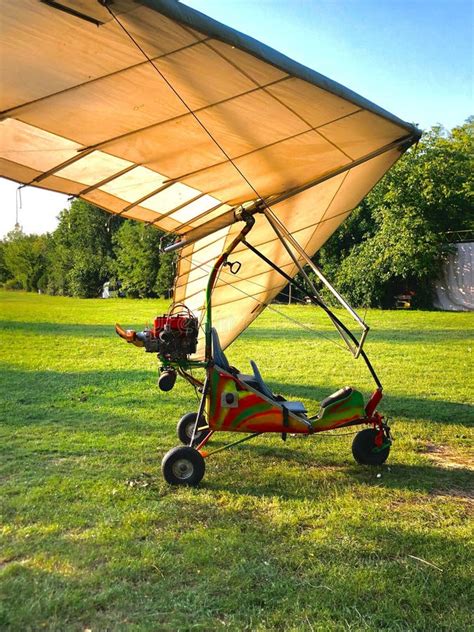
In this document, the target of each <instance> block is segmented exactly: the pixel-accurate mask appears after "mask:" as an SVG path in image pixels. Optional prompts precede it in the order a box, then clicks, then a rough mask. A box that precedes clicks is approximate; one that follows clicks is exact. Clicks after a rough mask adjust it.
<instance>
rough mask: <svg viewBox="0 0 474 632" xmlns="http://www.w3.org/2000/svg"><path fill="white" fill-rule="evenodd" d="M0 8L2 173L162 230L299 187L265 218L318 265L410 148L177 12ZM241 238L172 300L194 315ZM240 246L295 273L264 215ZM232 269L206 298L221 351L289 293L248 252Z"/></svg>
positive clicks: (201, 245) (253, 50)
mask: <svg viewBox="0 0 474 632" xmlns="http://www.w3.org/2000/svg"><path fill="white" fill-rule="evenodd" d="M104 5H106V6H104ZM0 11H1V31H2V33H1V35H2V44H1V82H2V91H1V95H0V110H1V113H0V114H1V124H0V129H1V141H0V175H1V176H4V177H6V178H10V179H12V180H16V181H17V182H21V183H23V184H31V185H34V186H40V187H44V188H47V189H52V190H55V191H60V192H63V193H68V194H70V195H75V196H79V197H81V198H83V199H85V200H87V201H89V202H91V203H93V204H95V205H97V206H100V207H101V208H103V209H105V210H107V211H109V212H111V213H115V214H119V215H121V216H123V217H128V218H132V219H135V220H140V221H143V222H149V223H151V224H153V225H154V226H156V227H158V228H160V229H161V230H164V231H166V232H169V233H174V234H177V235H179V236H182V235H185V234H186V232H188V231H189V230H191V229H193V228H196V227H197V226H200V225H203V224H205V223H207V222H209V221H210V220H211V219H215V218H218V217H220V216H221V215H223V214H225V213H228V212H229V210H230V209H232V208H233V207H234V206H236V205H240V204H242V203H245V202H251V201H253V200H255V199H257V198H263V199H265V200H266V199H268V198H270V199H271V198H272V197H275V196H278V195H280V194H282V193H284V192H287V191H291V190H292V189H298V188H299V187H304V186H305V185H306V186H307V188H306V190H304V191H303V192H301V193H299V194H297V195H294V196H293V197H290V198H289V199H287V200H286V201H284V202H281V203H279V204H276V205H274V206H272V211H273V212H274V213H275V214H276V215H277V216H278V217H279V219H280V220H281V221H282V222H283V223H284V224H285V226H286V228H287V229H288V230H289V231H290V232H291V233H292V234H293V235H294V237H295V238H296V239H297V240H298V241H299V243H300V244H301V245H302V246H303V247H304V248H305V250H306V251H307V253H308V254H309V255H311V256H312V255H313V254H314V253H315V252H316V251H317V250H318V249H319V248H320V247H321V246H322V244H324V242H325V241H326V240H327V239H328V238H329V237H330V236H331V234H332V233H333V232H334V231H335V230H336V228H337V227H338V226H339V225H340V224H341V223H342V222H343V221H344V219H345V218H346V217H347V215H348V214H349V213H350V211H351V210H352V209H353V208H354V207H355V206H356V205H357V204H358V203H359V201H360V200H361V199H362V198H363V197H364V196H365V195H366V193H367V192H368V191H370V189H371V188H372V187H373V186H374V184H375V183H376V182H377V181H378V180H379V179H380V178H381V177H382V176H383V174H384V173H385V172H386V171H387V170H388V169H389V168H390V167H391V165H392V164H393V163H394V162H395V161H396V160H397V159H398V158H399V157H400V155H401V154H402V153H403V151H405V150H406V149H407V147H408V146H409V145H410V144H412V143H413V142H415V141H416V140H417V139H418V138H419V131H418V130H417V129H416V128H415V127H413V126H412V125H409V124H407V123H405V122H403V121H401V120H400V119H398V118H396V117H395V116H393V115H391V114H389V113H388V112H386V111H384V110H382V109H381V108H379V107H377V106H375V105H374V104H372V103H370V102H369V101H367V100H365V99H363V98H362V97H360V96H358V95H356V94H355V93H353V92H352V91H350V90H348V89H346V88H344V87H343V86H341V85H339V84H337V83H335V82H333V81H331V80H329V79H327V78H326V77H323V76H322V75H320V74H319V73H317V72H314V71H312V70H309V69H308V68H306V67H304V66H301V65H300V64H297V63H296V62H294V61H292V60H290V59H288V58H287V57H285V56H283V55H281V54H279V53H278V52H276V51H274V50H273V49H270V48H268V47H267V46H264V45H263V44H261V43H259V42H257V41H255V40H253V39H252V38H249V37H247V36H245V35H242V34H241V33H238V32H236V31H234V30H232V29H230V28H228V27H225V26H223V25H222V24H219V23H218V22H215V21H214V20H212V19H210V18H208V17H206V16H204V15H203V14H201V13H199V12H197V11H195V10H193V9H190V8H189V7H186V6H184V5H183V4H181V3H178V2H175V1H174V0H138V1H133V0H115V1H114V2H113V3H112V2H97V1H96V0H61V1H60V2H51V1H49V0H44V1H40V0H17V1H15V2H3V3H2V4H1V9H0ZM310 185H311V186H310ZM268 203H269V204H271V202H270V201H269V202H268ZM241 226H242V225H241V224H234V225H231V226H228V227H225V228H221V229H220V230H218V231H216V232H214V233H213V234H211V235H208V236H207V237H205V238H203V239H201V240H199V241H197V242H196V243H194V244H193V245H192V246H189V247H187V248H185V250H184V251H183V252H182V253H181V256H180V261H179V266H178V276H177V280H176V288H175V301H176V302H185V303H186V304H187V305H188V306H189V307H190V308H191V309H193V310H194V311H196V312H197V313H198V312H200V310H201V309H202V306H203V302H204V291H205V284H206V281H207V275H208V273H209V270H210V267H211V266H212V264H213V262H214V261H215V259H216V257H217V256H218V255H219V254H220V253H221V252H222V250H223V249H224V247H225V246H226V244H228V243H229V240H230V239H232V237H233V236H234V235H235V234H236V233H237V231H238V230H240V228H241ZM249 240H250V241H251V243H252V244H253V245H255V246H257V247H259V248H260V249H261V251H262V252H263V254H265V255H266V256H267V257H269V258H270V259H271V260H272V261H273V262H275V263H276V264H278V265H279V266H280V267H282V268H283V270H285V272H287V273H288V274H290V275H292V274H294V273H295V271H296V270H295V266H294V264H293V262H292V261H291V259H290V257H289V256H288V254H287V253H286V251H285V250H284V248H283V246H282V245H281V244H280V242H279V241H278V240H277V238H276V236H275V234H274V233H273V232H272V229H271V228H270V226H269V224H268V222H267V221H266V220H265V218H264V217H263V216H257V222H256V225H255V227H254V229H253V230H252V232H251V234H250V237H249ZM232 258H233V259H238V260H239V261H240V262H241V263H242V268H241V270H240V272H239V275H238V277H236V276H233V275H231V274H230V273H229V272H228V271H226V270H224V271H223V272H222V274H221V276H220V279H219V282H218V284H217V288H216V290H215V292H214V294H213V305H214V318H213V320H214V324H215V326H216V327H217V329H218V331H219V334H220V337H221V342H222V345H223V347H226V346H228V345H229V344H230V343H231V342H232V340H234V338H236V337H237V336H238V335H239V333H240V332H241V331H242V330H243V329H244V328H245V327H247V326H248V325H249V323H250V322H251V321H252V320H253V319H254V318H255V317H256V316H257V315H258V314H259V313H260V311H261V310H262V308H263V306H264V305H265V304H267V303H268V302H270V301H271V300H272V298H273V297H274V296H275V295H276V294H277V293H278V292H279V291H280V290H281V289H282V287H284V285H285V283H286V282H285V280H284V279H282V277H280V276H279V275H278V273H276V272H274V271H272V270H271V269H270V268H269V267H268V266H267V265H266V264H265V263H264V262H263V261H262V260H260V259H258V258H257V257H256V255H254V254H252V252H250V251H248V250H247V249H246V248H245V247H241V248H239V251H238V252H236V253H235V254H234V255H233V257H232Z"/></svg>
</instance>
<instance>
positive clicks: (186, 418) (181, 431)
mask: <svg viewBox="0 0 474 632" xmlns="http://www.w3.org/2000/svg"><path fill="white" fill-rule="evenodd" d="M196 417H197V413H186V415H183V417H181V419H180V420H179V421H178V425H177V426H176V432H177V434H178V439H179V440H180V441H181V443H183V444H184V445H189V444H190V443H191V437H192V436H193V430H194V424H195V423H196ZM205 425H206V421H205V419H204V418H203V417H201V423H199V424H198V426H205ZM209 432H210V430H209V429H208V428H204V429H203V430H196V434H195V435H194V442H193V445H194V446H196V445H199V444H200V443H201V441H203V440H204V439H205V438H206V437H207V435H208V434H209Z"/></svg>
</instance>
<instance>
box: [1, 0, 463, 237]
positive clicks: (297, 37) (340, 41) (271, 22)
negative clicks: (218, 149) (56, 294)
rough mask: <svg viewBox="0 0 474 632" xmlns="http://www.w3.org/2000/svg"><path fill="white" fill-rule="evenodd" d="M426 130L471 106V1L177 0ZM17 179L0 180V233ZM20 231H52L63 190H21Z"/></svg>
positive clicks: (8, 219) (448, 123)
mask: <svg viewBox="0 0 474 632" xmlns="http://www.w3.org/2000/svg"><path fill="white" fill-rule="evenodd" d="M183 4H187V5H189V6H191V7H193V8H194V9H197V10H198V11H201V12H203V13H205V14H206V15H209V16H211V17H213V18H214V19H216V20H218V21H220V22H223V23H224V24H227V25H228V26H231V27H233V28H234V29H236V30H238V31H241V32H243V33H245V34H247V35H251V36H252V37H254V38H255V39H258V40H260V41H262V42H264V43H265V44H267V45H269V46H272V47H273V48H276V49H277V50H279V51H280V52H282V53H284V54H285V55H287V56H288V57H291V58H292V59H294V60H296V61H298V62H300V63H303V64H305V65H306V66H309V67H310V68H313V69H314V70H317V71H318V72H320V73H321V74H323V75H326V76H328V77H330V78H331V79H333V80H335V81H338V82H339V83H342V84H343V85H345V86H347V87H348V88H351V89H352V90H354V91H355V92H358V93H359V94H361V95H362V96H364V97H366V98H367V99H369V100H371V101H373V102H375V103H376V104H377V105H380V106H382V107H384V108H385V109H387V110H388V111H389V112H392V113H393V114H396V115H397V116H399V117H400V118H402V119H404V120H406V121H409V122H412V123H416V124H417V125H418V126H419V127H420V128H422V129H427V128H429V127H431V126H432V125H435V124H437V123H441V124H443V125H444V126H445V127H447V128H448V129H449V128H452V127H454V126H456V125H460V124H462V123H463V122H464V121H465V119H466V118H467V117H468V116H470V115H471V114H474V107H473V74H474V73H473V66H474V58H473V37H474V25H473V6H474V3H473V2H472V0H409V1H408V0H183ZM16 188H17V185H16V184H15V183H12V182H10V181H7V180H4V179H0V199H1V200H2V205H1V211H0V237H1V236H4V235H5V234H6V233H7V232H8V231H9V230H11V229H12V228H13V226H14V224H15V214H16V208H17V202H16V198H17V196H16ZM21 198H22V199H21V208H19V220H20V224H21V225H22V227H23V230H24V231H25V232H27V233H42V232H46V231H52V230H54V228H55V226H56V225H57V219H56V217H57V215H58V213H59V212H60V210H61V209H63V208H64V207H65V206H66V205H67V197H66V196H64V195H60V194H57V193H52V192H48V191H44V190H41V189H35V188H33V187H28V188H24V189H23V190H22V194H21Z"/></svg>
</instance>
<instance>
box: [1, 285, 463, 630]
mask: <svg viewBox="0 0 474 632" xmlns="http://www.w3.org/2000/svg"><path fill="white" fill-rule="evenodd" d="M0 299H1V321H2V323H1V325H2V331H1V367H0V368H1V397H2V411H1V417H0V419H1V424H2V427H1V432H2V437H1V481H2V488H3V489H2V497H1V509H2V516H1V526H2V543H1V553H0V573H1V577H2V586H1V588H0V594H1V595H2V597H3V599H4V601H3V610H2V611H1V614H0V628H3V629H11V630H21V631H26V630H35V631H36V630H41V629H47V630H58V631H59V630H61V631H69V630H72V631H75V630H80V631H83V630H86V629H90V630H92V631H93V632H97V631H99V630H100V631H104V630H170V631H171V630H173V631H174V630H194V629H195V630H220V629H223V630H225V629H229V630H251V631H252V632H253V631H259V630H309V631H311V630H313V631H316V630H318V631H324V632H326V631H330V630H400V631H401V630H403V631H405V630H426V631H430V632H433V631H436V630H446V631H449V632H451V631H455V630H460V631H461V630H462V631H465V630H468V629H472V626H473V625H474V621H473V619H472V614H471V612H472V603H473V599H472V597H473V595H472V583H471V582H470V577H471V578H472V570H473V565H472V560H473V557H472V548H470V547H469V541H470V540H471V541H472V522H469V520H470V518H471V520H472V509H473V502H474V495H473V491H472V490H473V487H474V486H473V473H472V468H473V465H472V460H471V461H470V460H469V451H470V449H471V455H472V423H473V421H474V414H473V409H472V407H471V406H470V402H472V400H473V392H474V383H473V371H472V368H473V362H472V358H473V355H474V354H473V350H474V340H473V330H474V317H473V315H472V314H448V313H436V312H381V311H375V310H374V311H369V312H368V314H367V320H368V322H369V323H370V324H371V325H372V326H373V331H372V332H371V334H370V336H369V341H368V343H367V349H368V352H369V355H370V356H371V358H372V359H373V361H374V364H375V366H376V368H377V369H378V371H379V373H380V377H381V379H382V381H383V383H384V386H385V391H386V397H385V399H384V401H383V402H382V404H383V405H382V406H381V410H382V411H383V412H384V413H385V414H387V415H388V416H390V417H391V419H392V430H393V433H394V437H395V442H394V444H393V447H392V452H391V454H390V457H389V460H388V461H387V463H386V465H385V466H383V467H379V468H375V469H371V468H368V467H362V466H358V465H356V464H355V462H354V461H353V459H352V456H351V447H350V446H351V441H352V436H347V434H344V436H335V435H334V434H331V435H328V434H326V435H324V434H323V435H319V436H316V437H310V438H289V439H288V441H287V442H286V444H284V443H282V441H281V439H279V437H277V436H275V437H273V436H271V435H267V436H263V437H261V438H260V439H257V440H256V441H255V442H253V443H252V442H251V443H248V444H243V445H242V446H238V447H237V448H235V449H233V450H230V451H228V452H223V453H220V454H218V455H216V456H215V458H214V459H210V460H209V461H208V463H207V471H206V476H205V478H204V480H203V482H202V484H201V485H200V487H199V488H197V489H184V488H170V487H168V486H167V485H166V484H165V483H164V481H163V480H162V478H161V474H160V461H161V457H162V455H163V454H164V453H165V452H166V451H167V450H168V449H169V448H171V447H173V446H174V445H177V439H176V435H175V425H176V421H177V420H178V418H179V417H180V416H181V415H182V414H183V413H184V412H187V411H189V410H195V409H196V399H195V395H194V393H193V391H192V390H191V389H190V387H189V386H188V385H187V384H185V383H178V384H177V385H176V388H175V390H174V391H173V392H172V393H169V394H164V393H160V392H159V391H158V390H157V388H156V375H157V374H156V359H155V358H154V356H152V355H150V354H145V353H144V352H143V351H142V350H140V349H136V348H135V347H133V346H131V345H126V344H125V343H124V342H123V341H121V340H119V339H118V338H117V337H116V335H115V334H114V331H113V324H114V322H115V321H116V320H118V321H119V322H121V323H122V324H124V325H127V326H132V325H133V326H136V327H139V328H141V327H142V326H143V325H144V324H145V323H146V322H150V321H151V319H152V318H153V316H154V315H155V313H157V312H162V311H164V310H165V308H166V304H165V303H164V302H161V301H151V300H150V301H129V300H108V301H100V300H87V301H85V300H76V299H67V298H52V297H48V296H36V295H28V294H22V293H2V294H1V295H0ZM278 309H279V310H280V311H282V312H284V313H285V314H287V315H290V316H291V317H292V318H296V319H299V320H302V321H303V322H304V323H306V324H308V325H311V326H313V327H314V329H315V330H316V332H317V333H318V335H311V334H310V333H308V332H307V331H305V330H302V329H299V328H297V327H296V326H295V325H294V324H292V323H291V322H288V321H287V320H285V319H283V318H282V317H281V316H278V315H277V314H275V313H273V312H271V311H269V310H267V311H266V312H265V313H264V314H263V315H262V316H261V317H260V318H259V319H258V321H257V322H256V323H254V325H252V327H251V328H250V329H249V330H248V331H247V332H246V333H245V334H244V335H242V336H241V337H240V338H239V339H238V340H237V341H236V342H235V343H234V345H233V346H232V347H231V348H230V349H229V352H228V355H229V358H230V360H231V362H232V363H233V364H234V365H237V366H239V367H240V368H241V369H242V370H244V371H246V372H248V370H249V365H248V360H249V358H252V359H255V360H256V361H257V363H258V364H259V366H260V368H261V370H262V373H263V375H264V377H266V379H267V381H268V382H269V384H270V385H271V386H272V388H273V389H274V390H275V391H278V392H281V393H282V394H284V395H286V396H287V397H294V398H297V399H300V400H304V401H305V402H306V403H307V404H309V405H311V407H312V408H314V400H318V399H321V398H322V397H324V396H326V395H328V394H330V393H331V392H333V391H334V390H336V389H337V388H339V387H340V386H343V385H345V384H353V385H356V386H358V387H359V388H361V389H362V390H363V391H364V393H369V392H370V390H371V389H372V383H371V380H370V377H369V376H368V373H367V371H366V370H365V368H364V365H363V364H362V361H361V360H358V361H354V360H353V359H352V358H351V357H350V356H349V354H347V353H344V352H342V351H341V350H339V349H338V348H337V347H336V346H335V345H334V344H333V340H332V338H333V336H332V334H331V333H330V332H331V328H330V327H329V326H328V325H327V323H326V322H325V321H324V318H323V315H322V314H321V313H320V311H319V310H317V309H315V308H312V307H279V308H278ZM322 336H329V338H331V339H329V340H328V339H327V338H325V337H324V338H323V337H322ZM220 442H221V439H220V438H219V436H217V438H216V440H215V444H219V443H220Z"/></svg>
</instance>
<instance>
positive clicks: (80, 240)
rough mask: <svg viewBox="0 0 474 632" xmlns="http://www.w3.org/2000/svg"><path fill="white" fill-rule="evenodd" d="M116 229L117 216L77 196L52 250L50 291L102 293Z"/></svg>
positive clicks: (63, 217) (63, 218) (86, 295)
mask: <svg viewBox="0 0 474 632" xmlns="http://www.w3.org/2000/svg"><path fill="white" fill-rule="evenodd" d="M111 220H112V221H111ZM115 230H117V223H116V220H114V219H112V218H111V216H110V215H109V214H108V213H105V212H104V211H102V210H100V209H99V208H96V207H95V206H92V205H91V204H88V203H87V202H84V201H83V200H74V201H73V202H72V204H71V206H70V208H69V209H64V210H63V211H62V212H61V213H60V215H59V225H58V227H57V229H56V230H55V231H54V233H53V238H52V239H53V241H52V247H51V249H50V253H49V268H50V273H49V281H48V290H49V292H50V293H52V294H66V295H71V296H79V297H83V298H89V297H94V296H98V295H99V294H100V291H101V289H102V285H103V283H104V282H105V281H107V280H108V279H109V277H110V275H111V271H112V269H113V251H112V234H113V232H114V231H115Z"/></svg>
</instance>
